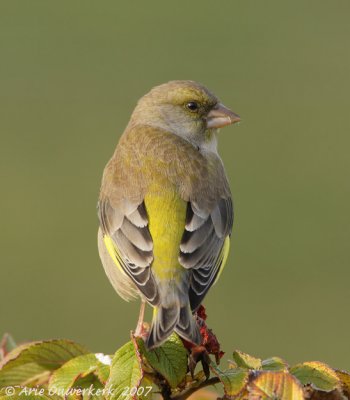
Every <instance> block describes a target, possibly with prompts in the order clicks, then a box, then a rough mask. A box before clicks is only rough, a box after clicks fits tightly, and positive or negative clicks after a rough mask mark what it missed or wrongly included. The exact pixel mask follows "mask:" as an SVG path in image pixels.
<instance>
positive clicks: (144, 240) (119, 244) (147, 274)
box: [98, 199, 159, 305]
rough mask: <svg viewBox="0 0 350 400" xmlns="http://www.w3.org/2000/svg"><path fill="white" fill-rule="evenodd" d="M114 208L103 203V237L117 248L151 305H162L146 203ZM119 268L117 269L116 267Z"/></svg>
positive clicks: (126, 203) (116, 254) (121, 258)
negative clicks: (155, 273)
mask: <svg viewBox="0 0 350 400" xmlns="http://www.w3.org/2000/svg"><path fill="white" fill-rule="evenodd" d="M120 204H121V207H120V208H119V207H118V208H116V207H112V206H111V204H110V203H109V201H108V200H107V199H104V200H100V202H99V204H98V215H99V219H100V225H101V228H102V233H103V235H108V236H109V237H110V238H111V239H112V240H113V242H114V244H115V246H116V252H115V256H116V258H117V260H118V261H119V263H120V265H121V267H122V268H123V270H124V272H125V273H126V275H128V276H129V277H130V278H131V279H132V281H133V282H134V283H135V285H136V286H137V287H138V289H139V290H140V291H141V292H142V294H143V295H144V296H145V297H146V299H147V300H148V302H149V303H151V304H152V305H155V304H157V303H158V301H159V295H158V289H157V286H156V283H155V280H154V277H153V274H152V272H151V268H150V266H151V263H152V261H153V251H152V250H153V242H152V238H151V234H150V232H149V229H148V226H147V225H148V219H147V212H146V209H145V206H144V204H143V203H141V204H139V205H135V204H128V201H127V200H124V201H123V202H121V203H120ZM116 268H117V266H116Z"/></svg>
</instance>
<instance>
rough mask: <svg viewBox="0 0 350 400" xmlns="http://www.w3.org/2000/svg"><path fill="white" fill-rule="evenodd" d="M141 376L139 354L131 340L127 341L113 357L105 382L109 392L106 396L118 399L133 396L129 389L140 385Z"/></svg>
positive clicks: (126, 398) (123, 399) (124, 399)
mask: <svg viewBox="0 0 350 400" xmlns="http://www.w3.org/2000/svg"><path fill="white" fill-rule="evenodd" d="M142 378H143V372H142V369H141V364H140V358H139V355H138V354H137V352H136V350H135V346H134V344H133V342H128V343H126V344H125V345H124V346H123V347H121V348H120V349H119V350H118V351H117V352H116V353H115V355H114V357H113V360H112V365H111V372H110V375H109V378H108V380H107V383H106V389H107V390H108V391H109V392H110V394H109V396H108V398H109V399H120V400H129V399H132V398H135V395H133V394H132V393H133V392H132V391H131V390H132V389H133V388H135V390H137V389H138V388H139V387H140V384H141V380H142ZM133 390H134V389H133Z"/></svg>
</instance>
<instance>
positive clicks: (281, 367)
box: [261, 357, 288, 371]
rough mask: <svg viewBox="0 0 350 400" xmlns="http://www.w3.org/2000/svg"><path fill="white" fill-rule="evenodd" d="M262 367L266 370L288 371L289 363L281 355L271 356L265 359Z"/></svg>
mask: <svg viewBox="0 0 350 400" xmlns="http://www.w3.org/2000/svg"><path fill="white" fill-rule="evenodd" d="M261 369H262V370H264V371H287V370H288V364H287V363H286V362H285V361H284V360H283V359H282V358H279V357H271V358H267V359H266V360H263V362H262V363H261Z"/></svg>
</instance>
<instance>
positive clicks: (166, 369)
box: [137, 333, 188, 388]
mask: <svg viewBox="0 0 350 400" xmlns="http://www.w3.org/2000/svg"><path fill="white" fill-rule="evenodd" d="M137 343H138V345H139V347H140V350H141V353H142V355H143V356H144V357H145V358H146V360H147V361H148V363H149V364H150V365H151V367H152V368H154V369H155V370H156V371H157V372H159V373H160V374H161V375H162V376H163V377H164V378H165V379H166V380H167V382H168V383H169V385H170V386H171V387H172V388H175V387H177V386H178V385H179V383H181V382H182V381H183V380H184V378H185V376H186V373H187V357H188V356H187V350H186V349H185V347H184V345H183V343H182V341H181V339H180V338H179V337H178V336H177V335H176V334H175V333H173V334H172V335H171V336H170V337H169V339H168V340H167V341H166V342H165V343H164V344H163V345H161V346H159V347H157V348H155V349H153V350H146V348H145V345H144V343H143V341H142V340H141V339H139V340H138V342H137Z"/></svg>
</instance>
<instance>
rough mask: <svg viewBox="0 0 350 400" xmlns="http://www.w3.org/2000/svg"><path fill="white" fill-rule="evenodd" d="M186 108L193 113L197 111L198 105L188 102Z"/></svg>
mask: <svg viewBox="0 0 350 400" xmlns="http://www.w3.org/2000/svg"><path fill="white" fill-rule="evenodd" d="M186 107H187V108H188V109H189V110H190V111H192V112H194V111H197V110H198V108H199V105H198V103H196V102H195V101H190V102H189V103H187V104H186Z"/></svg>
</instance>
